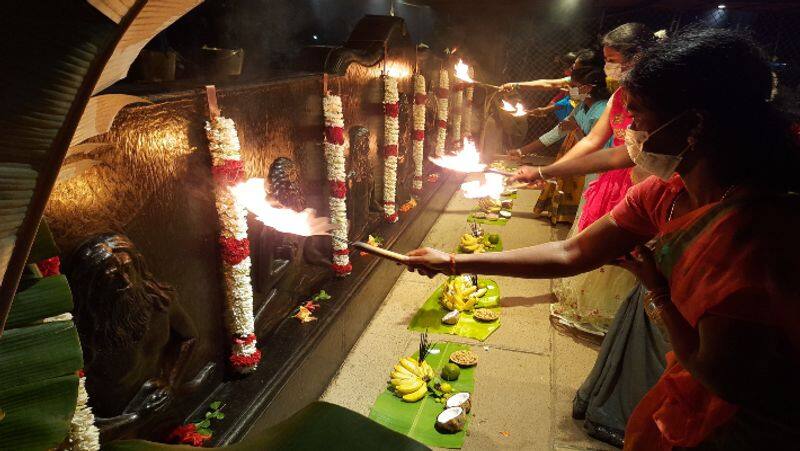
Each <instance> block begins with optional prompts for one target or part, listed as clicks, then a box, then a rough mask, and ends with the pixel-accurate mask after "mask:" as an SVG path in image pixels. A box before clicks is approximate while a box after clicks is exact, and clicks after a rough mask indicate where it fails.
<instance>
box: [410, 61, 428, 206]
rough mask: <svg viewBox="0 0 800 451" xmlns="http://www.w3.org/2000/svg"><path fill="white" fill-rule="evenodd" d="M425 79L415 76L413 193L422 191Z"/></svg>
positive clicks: (419, 75) (418, 75)
mask: <svg viewBox="0 0 800 451" xmlns="http://www.w3.org/2000/svg"><path fill="white" fill-rule="evenodd" d="M425 101H426V92H425V77H423V76H422V75H421V74H417V75H415V76H414V106H413V107H412V116H413V122H414V127H413V134H414V136H413V140H412V143H413V158H414V183H413V185H412V189H413V191H415V192H417V193H419V192H420V191H422V177H423V173H422V170H423V158H424V151H425Z"/></svg>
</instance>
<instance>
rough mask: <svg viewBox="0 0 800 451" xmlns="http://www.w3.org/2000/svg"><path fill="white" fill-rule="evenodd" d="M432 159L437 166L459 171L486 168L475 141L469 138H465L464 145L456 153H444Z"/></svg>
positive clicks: (473, 170)
mask: <svg viewBox="0 0 800 451" xmlns="http://www.w3.org/2000/svg"><path fill="white" fill-rule="evenodd" d="M430 160H431V162H432V163H433V164H435V165H437V166H441V167H443V168H445V169H452V170H453V171H458V172H483V170H484V169H486V165H485V164H483V163H481V154H479V153H478V149H477V148H476V147H475V143H474V142H473V141H472V140H471V139H469V138H464V146H463V147H462V148H461V150H460V151H459V152H458V153H456V154H455V155H442V156H441V157H438V158H431V159H430Z"/></svg>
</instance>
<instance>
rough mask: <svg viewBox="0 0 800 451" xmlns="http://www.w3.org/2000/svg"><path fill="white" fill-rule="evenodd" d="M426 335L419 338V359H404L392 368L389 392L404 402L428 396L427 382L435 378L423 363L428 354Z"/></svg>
mask: <svg viewBox="0 0 800 451" xmlns="http://www.w3.org/2000/svg"><path fill="white" fill-rule="evenodd" d="M430 349H431V346H430V344H429V343H428V336H427V334H425V333H423V334H421V336H420V344H419V354H418V355H419V357H417V358H414V357H404V358H402V359H400V361H399V362H398V363H397V364H396V365H395V366H394V367H393V368H392V372H391V373H390V376H391V379H389V384H390V390H393V391H394V394H395V395H396V396H397V397H398V398H401V399H402V400H403V401H405V402H417V401H419V400H420V399H422V398H424V397H425V395H427V394H428V381H429V380H431V379H433V378H434V377H436V373H435V372H434V371H433V368H431V366H430V365H429V364H428V362H426V361H425V357H426V356H427V355H428V352H430Z"/></svg>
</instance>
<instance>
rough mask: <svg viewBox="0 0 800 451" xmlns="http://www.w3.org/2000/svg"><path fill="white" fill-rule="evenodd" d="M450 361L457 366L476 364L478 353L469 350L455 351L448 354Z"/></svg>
mask: <svg viewBox="0 0 800 451" xmlns="http://www.w3.org/2000/svg"><path fill="white" fill-rule="evenodd" d="M450 361H451V362H453V363H455V364H456V365H458V366H461V367H465V366H467V367H468V366H475V365H477V364H478V355H477V354H475V353H474V352H472V351H470V350H461V351H455V352H454V353H452V354H450Z"/></svg>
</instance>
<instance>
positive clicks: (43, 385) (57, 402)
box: [0, 374, 78, 451]
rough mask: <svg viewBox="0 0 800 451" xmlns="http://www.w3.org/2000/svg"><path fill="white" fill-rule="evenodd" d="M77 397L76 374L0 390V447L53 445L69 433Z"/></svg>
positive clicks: (21, 450)
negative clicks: (0, 407) (1, 409)
mask: <svg viewBox="0 0 800 451" xmlns="http://www.w3.org/2000/svg"><path fill="white" fill-rule="evenodd" d="M77 397H78V377H77V376H75V375H74V374H71V375H65V376H61V377H58V378H53V379H46V380H41V381H38V382H34V383H32V384H27V385H18V386H16V387H14V388H12V389H8V390H2V391H0V406H2V408H3V411H4V413H5V418H3V420H2V421H0V449H4V450H5V449H7V450H14V451H27V450H31V451H41V450H45V449H55V448H57V447H58V446H59V445H60V444H61V443H62V442H63V441H64V439H65V438H66V437H67V433H68V432H69V426H70V421H71V420H72V414H73V413H74V412H75V400H76V399H77Z"/></svg>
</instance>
